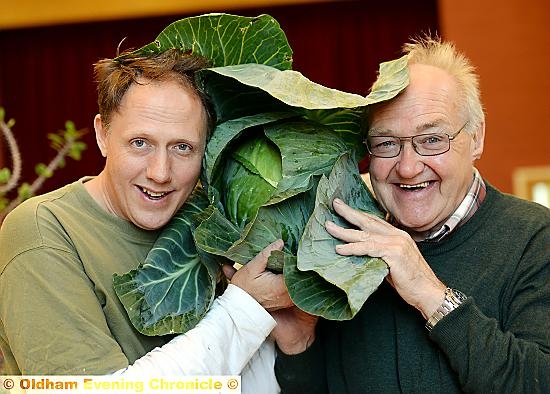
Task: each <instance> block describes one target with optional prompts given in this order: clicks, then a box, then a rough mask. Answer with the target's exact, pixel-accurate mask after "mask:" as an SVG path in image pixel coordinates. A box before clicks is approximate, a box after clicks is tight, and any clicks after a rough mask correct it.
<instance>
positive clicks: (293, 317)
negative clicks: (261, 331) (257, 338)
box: [270, 306, 319, 354]
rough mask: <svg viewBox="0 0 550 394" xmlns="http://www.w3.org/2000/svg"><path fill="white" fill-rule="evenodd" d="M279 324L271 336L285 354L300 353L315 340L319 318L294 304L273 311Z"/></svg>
mask: <svg viewBox="0 0 550 394" xmlns="http://www.w3.org/2000/svg"><path fill="white" fill-rule="evenodd" d="M271 316H273V318H274V319H275V320H276V321H277V326H275V328H274V329H273V331H271V334H270V336H271V337H272V338H273V339H274V340H275V342H277V346H278V347H279V349H280V350H281V351H282V352H283V353H285V354H298V353H302V352H303V351H304V350H306V349H307V348H308V347H309V346H310V345H311V344H312V343H313V341H314V340H315V325H316V324H317V320H318V319H319V318H318V317H317V316H313V315H310V314H309V313H306V312H304V311H302V310H301V309H299V308H298V307H297V306H293V307H290V308H286V309H279V310H277V311H274V312H271Z"/></svg>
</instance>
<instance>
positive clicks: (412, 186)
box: [399, 182, 430, 189]
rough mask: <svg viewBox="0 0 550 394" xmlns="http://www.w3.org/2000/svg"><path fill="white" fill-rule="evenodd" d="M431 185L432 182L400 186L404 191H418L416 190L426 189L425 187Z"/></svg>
mask: <svg viewBox="0 0 550 394" xmlns="http://www.w3.org/2000/svg"><path fill="white" fill-rule="evenodd" d="M429 184H430V182H422V183H418V184H416V185H405V184H403V183H402V184H400V185H399V187H402V188H404V189H416V188H424V187H428V185H429Z"/></svg>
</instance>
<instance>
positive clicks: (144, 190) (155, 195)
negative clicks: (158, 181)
mask: <svg viewBox="0 0 550 394" xmlns="http://www.w3.org/2000/svg"><path fill="white" fill-rule="evenodd" d="M141 191H142V192H143V193H145V194H147V196H149V197H150V198H153V199H159V198H162V197H164V196H165V195H166V194H168V193H165V192H161V193H156V192H152V191H150V190H147V189H145V188H143V187H141Z"/></svg>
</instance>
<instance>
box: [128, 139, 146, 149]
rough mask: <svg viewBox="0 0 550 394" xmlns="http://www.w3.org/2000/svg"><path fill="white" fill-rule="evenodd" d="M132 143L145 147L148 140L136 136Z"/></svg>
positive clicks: (137, 146) (135, 145)
mask: <svg viewBox="0 0 550 394" xmlns="http://www.w3.org/2000/svg"><path fill="white" fill-rule="evenodd" d="M130 144H131V145H132V146H133V147H135V148H143V147H145V145H146V141H145V140H144V139H142V138H136V139H135V140H132V141H131V142H130Z"/></svg>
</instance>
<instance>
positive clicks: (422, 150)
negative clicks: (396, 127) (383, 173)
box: [365, 122, 468, 158]
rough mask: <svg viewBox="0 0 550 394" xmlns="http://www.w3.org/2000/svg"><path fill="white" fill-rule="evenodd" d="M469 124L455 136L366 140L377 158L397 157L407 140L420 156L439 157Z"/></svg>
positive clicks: (375, 137) (376, 136) (430, 135)
mask: <svg viewBox="0 0 550 394" xmlns="http://www.w3.org/2000/svg"><path fill="white" fill-rule="evenodd" d="M467 124H468V122H466V123H464V125H463V126H462V127H461V128H460V129H459V130H458V131H457V132H456V133H454V134H453V135H449V134H447V133H429V134H419V135H415V136H413V137H393V136H388V135H369V136H368V137H367V139H366V140H365V143H366V144H367V149H368V151H369V152H370V154H371V155H373V156H376V157H384V158H390V157H397V156H399V154H400V153H401V150H402V149H403V144H404V142H405V140H411V145H412V146H413V148H414V151H415V152H416V153H418V154H419V155H420V156H437V155H441V154H443V153H445V152H447V151H448V150H449V149H450V148H451V141H452V140H454V139H455V138H456V136H457V135H459V134H460V132H461V131H462V130H464V127H466V125H467Z"/></svg>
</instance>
